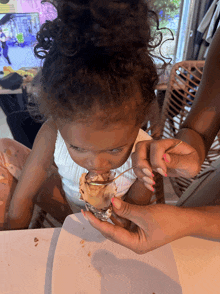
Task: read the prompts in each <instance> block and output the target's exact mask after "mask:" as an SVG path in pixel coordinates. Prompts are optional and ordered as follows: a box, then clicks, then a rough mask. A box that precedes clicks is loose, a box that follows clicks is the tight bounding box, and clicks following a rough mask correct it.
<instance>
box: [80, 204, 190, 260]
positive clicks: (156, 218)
mask: <svg viewBox="0 0 220 294" xmlns="http://www.w3.org/2000/svg"><path fill="white" fill-rule="evenodd" d="M112 203H113V206H114V208H113V210H114V212H115V213H116V214H117V215H118V216H120V217H122V218H125V219H127V220H130V221H131V222H132V223H133V228H130V229H129V230H127V229H125V228H123V227H121V226H118V225H113V224H111V223H109V222H102V221H100V220H99V219H97V218H96V217H95V216H94V215H93V214H92V213H91V212H88V211H85V212H83V214H84V216H85V217H86V218H87V219H88V220H89V222H90V224H91V225H92V226H93V227H94V228H95V229H97V230H99V231H100V232H101V233H102V235H103V236H104V237H106V238H107V239H109V240H111V241H113V242H115V243H118V244H120V245H122V246H125V247H127V248H129V249H131V250H133V251H134V252H136V253H138V254H143V253H146V252H149V251H151V250H154V249H156V248H158V247H161V246H163V245H165V244H167V243H170V242H171V241H174V240H176V239H179V238H182V237H185V236H188V235H190V234H192V233H193V231H192V230H193V229H194V227H193V226H192V224H191V223H190V218H189V217H186V216H187V215H186V214H185V209H184V208H181V207H176V206H170V205H165V204H157V205H147V206H138V205H132V204H129V203H126V202H123V201H122V200H120V199H117V198H113V200H112Z"/></svg>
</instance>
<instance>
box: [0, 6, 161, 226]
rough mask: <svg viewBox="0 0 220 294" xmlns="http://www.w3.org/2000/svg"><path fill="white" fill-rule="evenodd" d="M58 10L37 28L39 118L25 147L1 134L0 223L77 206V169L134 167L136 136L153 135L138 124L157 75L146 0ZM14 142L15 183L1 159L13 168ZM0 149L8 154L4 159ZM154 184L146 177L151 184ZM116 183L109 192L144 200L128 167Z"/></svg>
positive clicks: (143, 118) (58, 214)
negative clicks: (0, 185)
mask: <svg viewBox="0 0 220 294" xmlns="http://www.w3.org/2000/svg"><path fill="white" fill-rule="evenodd" d="M56 7H57V11H58V17H57V18H56V19H55V20H54V21H47V22H46V23H45V24H44V25H43V26H42V27H41V29H40V32H39V33H38V34H37V40H38V44H37V45H36V46H35V54H36V56H38V57H39V58H42V59H44V63H43V67H42V71H41V72H40V85H39V87H38V88H37V89H36V87H35V91H33V96H34V99H35V103H37V105H38V108H39V110H40V113H41V114H42V115H43V119H44V120H46V121H45V123H44V124H43V126H42V128H41V129H40V131H39V133H38V135H37V137H36V139H35V142H34V145H33V149H32V150H31V152H30V151H29V150H27V149H26V148H23V151H22V150H21V149H22V147H21V146H22V145H19V146H18V145H16V144H14V142H13V141H11V140H9V139H3V140H2V142H1V144H0V145H1V146H0V147H1V152H2V153H1V154H2V157H3V159H2V162H1V168H2V169H5V171H6V173H7V175H8V177H10V179H11V182H13V183H14V186H13V187H15V186H16V188H15V190H14V188H13V187H12V185H11V184H10V185H9V182H8V183H6V186H5V187H7V189H5V192H4V193H5V194H4V195H5V196H4V201H3V202H4V203H6V200H7V202H9V199H10V207H9V211H5V212H4V211H2V212H1V213H2V215H3V213H4V214H5V216H4V217H2V221H3V222H6V220H5V219H6V218H7V226H6V227H7V228H8V229H19V228H27V227H28V226H29V223H30V220H31V217H32V213H33V205H34V202H35V203H40V206H41V207H45V209H46V210H47V211H48V212H50V213H51V214H52V215H54V216H55V217H57V218H62V212H63V215H67V214H69V213H71V212H79V211H80V209H81V208H83V209H84V207H85V206H84V202H83V201H81V200H80V199H79V198H80V194H79V179H80V177H81V175H82V173H85V172H88V171H93V172H96V173H98V174H102V173H106V172H109V171H110V170H113V171H115V172H116V176H117V175H118V174H120V173H121V172H123V171H124V170H126V169H128V168H130V167H131V166H132V161H131V153H132V151H133V150H134V148H135V145H136V143H137V142H138V141H141V140H149V139H151V138H150V136H149V135H148V134H147V133H146V132H144V131H143V130H141V126H142V125H143V123H144V122H146V116H147V115H148V114H149V109H150V106H151V104H152V102H153V101H154V99H155V94H154V89H155V85H156V83H157V81H158V76H157V72H156V68H155V65H154V63H153V61H152V56H151V53H150V52H151V49H152V47H153V45H152V41H153V37H152V36H151V35H152V33H151V25H150V21H151V19H152V18H153V16H154V14H152V12H151V11H150V10H149V7H148V4H147V3H145V1H144V0H139V1H138V0H135V1H130V0H127V1H126V0H124V1H103V0H101V1H96V0H91V1H89V0H85V1H77V0H75V1H59V2H57V6H56ZM16 149H20V153H18V154H17V158H18V157H20V156H21V154H24V155H23V156H24V160H23V161H22V163H20V166H17V179H19V181H18V184H17V182H16V180H15V178H16V174H15V173H14V174H13V173H12V172H11V170H10V169H9V167H8V166H6V165H4V162H6V161H8V162H10V164H12V166H13V167H14V168H15V169H16V157H15V155H16ZM4 150H9V151H7V152H11V153H10V154H11V158H10V159H9V158H8V157H7V152H5V153H4ZM5 158H7V159H5ZM12 158H13V159H12ZM24 163H25V164H24ZM22 165H24V166H22ZM152 184H154V181H153V179H152V178H151V179H149V185H148V184H147V186H148V187H150V189H151V190H153V188H152V186H151V185H152ZM116 185H117V195H116V197H122V196H123V197H124V198H125V200H126V201H129V202H131V203H136V204H148V203H149V200H150V198H151V196H152V192H151V191H149V190H148V189H147V188H146V186H145V184H144V183H143V182H142V181H140V180H138V179H137V178H136V176H135V174H134V172H133V170H131V171H129V172H127V173H125V174H124V175H123V176H122V177H120V178H119V179H118V180H117V181H116ZM7 193H8V194H7ZM67 204H68V205H67ZM5 207H6V210H7V205H6V206H5Z"/></svg>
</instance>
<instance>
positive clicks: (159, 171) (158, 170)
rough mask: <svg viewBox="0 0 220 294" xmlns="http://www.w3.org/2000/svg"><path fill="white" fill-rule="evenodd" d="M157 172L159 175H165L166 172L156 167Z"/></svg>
mask: <svg viewBox="0 0 220 294" xmlns="http://www.w3.org/2000/svg"><path fill="white" fill-rule="evenodd" d="M157 172H158V173H159V174H161V176H164V177H167V174H166V173H165V171H163V170H162V168H157Z"/></svg>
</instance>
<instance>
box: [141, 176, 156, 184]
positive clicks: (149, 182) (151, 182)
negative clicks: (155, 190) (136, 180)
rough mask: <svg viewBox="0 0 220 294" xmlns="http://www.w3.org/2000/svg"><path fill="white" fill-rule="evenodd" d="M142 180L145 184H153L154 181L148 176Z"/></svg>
mask: <svg viewBox="0 0 220 294" xmlns="http://www.w3.org/2000/svg"><path fill="white" fill-rule="evenodd" d="M143 180H144V182H145V183H146V184H149V185H155V182H154V181H153V180H151V179H150V178H148V177H143Z"/></svg>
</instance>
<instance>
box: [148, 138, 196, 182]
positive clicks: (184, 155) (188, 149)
mask: <svg viewBox="0 0 220 294" xmlns="http://www.w3.org/2000/svg"><path fill="white" fill-rule="evenodd" d="M178 142H180V141H179V140H176V139H165V140H160V141H157V142H154V143H153V144H151V146H150V162H151V165H152V169H153V170H155V171H157V172H159V173H160V174H161V175H163V176H164V175H165V173H167V172H169V176H180V175H181V176H184V177H191V176H194V175H196V174H197V173H196V172H199V168H200V165H199V157H198V154H197V152H196V151H195V149H194V148H193V147H192V146H190V145H188V144H187V143H185V142H182V143H181V144H180V145H178V146H176V147H175V145H176V144H177V143H178ZM172 146H173V148H172ZM170 147H171V148H172V149H171V150H170V151H167V152H166V150H167V149H168V148H170ZM180 171H181V172H180Z"/></svg>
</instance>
